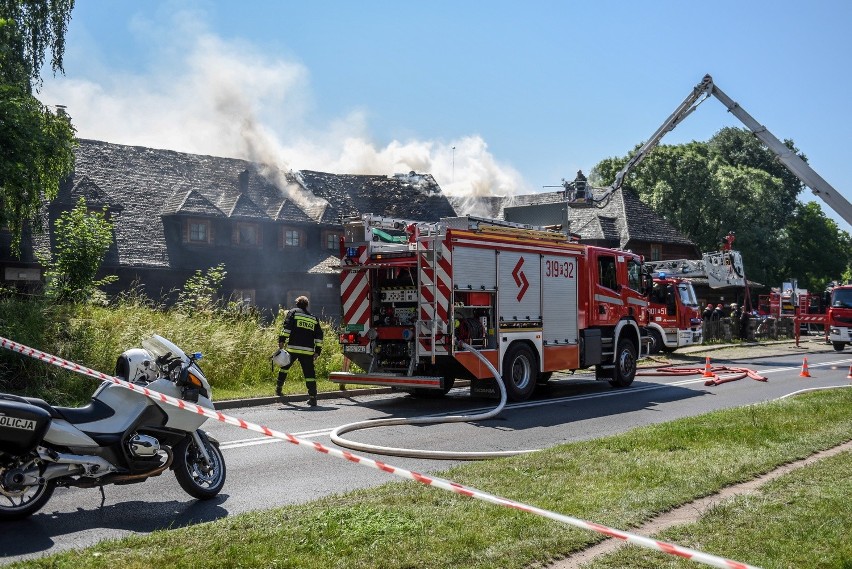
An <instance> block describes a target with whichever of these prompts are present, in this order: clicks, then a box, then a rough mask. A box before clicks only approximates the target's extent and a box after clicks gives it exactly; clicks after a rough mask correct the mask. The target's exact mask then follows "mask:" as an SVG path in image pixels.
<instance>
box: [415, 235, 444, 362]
mask: <svg viewBox="0 0 852 569" xmlns="http://www.w3.org/2000/svg"><path fill="white" fill-rule="evenodd" d="M438 239H439V237H438V236H437V235H429V236H428V237H421V238H420V239H418V240H417V275H418V280H419V283H420V290H418V291H417V297H418V301H417V345H416V346H415V350H414V357H413V360H412V361H414V360H416V358H417V356H418V355H428V356H431V357H432V363H433V364H434V363H435V336H436V334H437V329H438V321H437V314H438V278H437V274H436V273H437V266H436V263H437V253H436V250H437V248H436V245H437V243H438Z"/></svg>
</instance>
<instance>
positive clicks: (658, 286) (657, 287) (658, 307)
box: [648, 271, 702, 354]
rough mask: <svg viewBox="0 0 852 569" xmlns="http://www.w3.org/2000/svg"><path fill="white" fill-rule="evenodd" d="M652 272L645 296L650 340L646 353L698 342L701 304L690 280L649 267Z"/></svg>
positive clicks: (673, 348)
mask: <svg viewBox="0 0 852 569" xmlns="http://www.w3.org/2000/svg"><path fill="white" fill-rule="evenodd" d="M652 275H653V277H654V286H653V288H652V289H651V293H650V295H649V296H648V334H649V335H650V336H651V339H652V340H653V341H652V343H651V347H650V353H652V354H656V353H657V352H659V351H660V350H663V351H665V352H673V351H675V350H676V349H678V348H680V347H682V346H692V345H695V344H700V343H701V338H702V329H701V308H700V307H699V305H698V300H697V299H696V297H695V289H694V288H692V283H691V282H690V281H688V280H686V279H682V278H678V277H674V276H669V273H666V272H664V271H652Z"/></svg>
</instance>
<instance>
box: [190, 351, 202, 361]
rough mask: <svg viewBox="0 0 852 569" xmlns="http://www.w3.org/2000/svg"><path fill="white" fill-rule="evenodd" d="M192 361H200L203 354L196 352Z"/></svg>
mask: <svg viewBox="0 0 852 569" xmlns="http://www.w3.org/2000/svg"><path fill="white" fill-rule="evenodd" d="M192 359H194V360H200V359H201V352H195V353H194V354H192Z"/></svg>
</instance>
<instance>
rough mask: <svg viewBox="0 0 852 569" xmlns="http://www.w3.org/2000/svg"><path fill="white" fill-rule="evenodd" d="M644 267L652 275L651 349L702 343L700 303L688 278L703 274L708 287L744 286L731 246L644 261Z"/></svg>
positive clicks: (739, 257)
mask: <svg viewBox="0 0 852 569" xmlns="http://www.w3.org/2000/svg"><path fill="white" fill-rule="evenodd" d="M645 267H646V269H647V270H648V272H649V273H650V274H651V275H652V276H653V279H654V287H653V288H652V290H651V293H650V294H649V296H648V316H649V317H648V334H649V335H650V336H651V338H652V340H653V343H652V344H651V350H650V351H651V353H656V352H657V351H659V350H660V349H662V350H664V351H667V352H673V351H674V350H676V349H677V348H680V347H682V346H690V345H693V344H700V343H701V340H702V332H703V330H702V322H701V307H700V306H699V305H698V301H697V300H696V296H695V289H694V288H693V287H692V282H691V281H690V280H689V279H693V278H705V279H707V284H708V285H709V286H710V288H722V287H729V286H741V287H745V286H746V278H745V270H744V269H743V260H742V255H740V252H739V251H733V250H730V249H726V250H723V251H717V252H712V253H704V255H702V258H701V259H674V260H668V261H647V262H646V263H645Z"/></svg>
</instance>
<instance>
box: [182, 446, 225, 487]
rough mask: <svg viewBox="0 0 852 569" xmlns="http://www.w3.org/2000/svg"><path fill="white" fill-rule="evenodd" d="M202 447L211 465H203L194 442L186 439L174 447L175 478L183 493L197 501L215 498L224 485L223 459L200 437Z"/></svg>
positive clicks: (214, 448) (219, 452) (220, 452)
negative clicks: (202, 443) (208, 456)
mask: <svg viewBox="0 0 852 569" xmlns="http://www.w3.org/2000/svg"><path fill="white" fill-rule="evenodd" d="M201 439H202V441H203V442H204V447H205V449H206V450H207V454H209V455H210V461H211V464H209V465H208V464H205V462H204V456H203V455H202V454H201V452H199V449H198V447H197V446H196V444H195V440H194V439H193V438H192V437H191V436H190V437H186V438H185V439H184V440H182V441H181V442H180V443H178V445H177V446H176V447H175V450H174V452H175V458H174V470H175V478H177V481H178V484H180V487H181V488H183V489H184V491H185V492H186V493H187V494H189V495H190V496H192V497H193V498H198V499H199V500H209V499H210V498H213V497H215V496H216V495H217V494H219V492H220V491H221V490H222V487H223V486H224V485H225V457H224V456H222V451H220V450H219V447H218V446H216V445H214V444H213V443H211V442H210V440H209V439H208V438H207V437H205V436H202V437H201Z"/></svg>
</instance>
